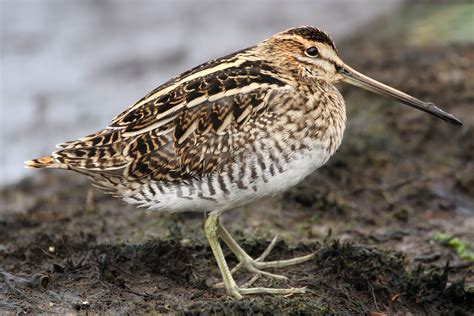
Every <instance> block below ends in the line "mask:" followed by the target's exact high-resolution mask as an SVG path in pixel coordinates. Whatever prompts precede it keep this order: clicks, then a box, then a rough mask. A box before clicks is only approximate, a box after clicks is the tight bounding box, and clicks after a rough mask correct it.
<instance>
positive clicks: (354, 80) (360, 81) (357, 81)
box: [339, 65, 462, 125]
mask: <svg viewBox="0 0 474 316" xmlns="http://www.w3.org/2000/svg"><path fill="white" fill-rule="evenodd" d="M339 73H340V74H341V75H342V76H343V78H344V79H343V81H345V82H347V83H350V84H352V85H355V86H358V87H361V88H363V89H366V90H369V91H372V92H375V93H378V94H381V95H388V96H390V97H392V98H394V99H396V100H398V101H400V102H401V103H404V104H406V105H409V106H411V107H414V108H417V109H418V110H421V111H424V112H426V113H429V114H431V115H434V116H436V117H438V118H440V119H442V120H444V121H446V122H448V123H451V124H454V125H462V121H461V120H460V119H458V118H457V117H456V116H454V115H452V114H450V113H448V112H445V111H443V110H441V109H440V108H438V107H437V106H436V105H434V104H433V103H431V102H423V101H421V100H418V99H417V98H414V97H412V96H411V95H408V94H406V93H403V92H401V91H399V90H397V89H394V88H392V87H389V86H387V85H385V84H383V83H381V82H378V81H376V80H374V79H372V78H369V77H367V76H365V75H363V74H361V73H360V72H358V71H356V70H354V69H352V68H351V67H349V66H347V65H344V66H342V67H341V68H340V70H339Z"/></svg>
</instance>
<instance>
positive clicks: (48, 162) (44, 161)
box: [25, 156, 67, 169]
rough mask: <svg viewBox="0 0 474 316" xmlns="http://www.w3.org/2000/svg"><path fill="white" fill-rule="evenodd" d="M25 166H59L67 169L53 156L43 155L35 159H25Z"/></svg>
mask: <svg viewBox="0 0 474 316" xmlns="http://www.w3.org/2000/svg"><path fill="white" fill-rule="evenodd" d="M25 168H56V169H57V168H60V169H64V168H66V169H67V166H65V165H64V164H61V163H59V162H57V161H56V160H55V159H54V157H53V156H45V157H41V158H37V159H32V160H27V161H25Z"/></svg>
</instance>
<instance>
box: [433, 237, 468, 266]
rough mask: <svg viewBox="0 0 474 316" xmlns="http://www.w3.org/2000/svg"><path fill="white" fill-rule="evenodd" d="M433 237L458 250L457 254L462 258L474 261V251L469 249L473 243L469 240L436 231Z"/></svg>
mask: <svg viewBox="0 0 474 316" xmlns="http://www.w3.org/2000/svg"><path fill="white" fill-rule="evenodd" d="M433 239H434V240H435V241H437V242H439V243H441V244H443V245H447V246H448V247H451V248H453V249H454V250H456V253H457V255H458V256H459V258H461V259H462V260H465V261H468V262H474V252H470V251H468V249H470V248H471V244H470V243H469V242H467V241H462V240H460V239H459V238H457V237H453V236H450V235H448V234H445V233H441V232H438V233H436V234H435V235H434V237H433Z"/></svg>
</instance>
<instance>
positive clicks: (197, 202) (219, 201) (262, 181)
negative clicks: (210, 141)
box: [124, 142, 330, 212]
mask: <svg viewBox="0 0 474 316" xmlns="http://www.w3.org/2000/svg"><path fill="white" fill-rule="evenodd" d="M271 156H273V159H272V158H271ZM329 157H330V154H329V153H328V151H327V150H326V149H325V146H323V145H322V144H319V143H314V142H311V143H309V144H307V148H306V149H304V150H303V151H297V152H294V153H287V155H286V156H285V155H283V154H277V153H275V152H273V153H271V152H270V151H267V152H266V153H265V154H263V155H262V158H263V159H262V160H260V162H259V161H257V158H256V157H255V155H251V154H249V155H248V157H247V158H245V163H244V166H243V167H242V165H241V164H238V163H234V164H233V166H232V168H224V169H223V170H222V171H221V172H220V174H211V175H209V176H206V177H203V178H202V179H201V180H192V181H190V183H188V184H186V185H185V184H163V183H160V182H152V183H151V184H149V185H146V186H143V187H142V188H140V189H139V190H134V191H133V192H130V193H129V194H127V196H125V197H124V200H125V201H127V202H128V203H133V204H140V206H142V207H148V208H150V209H157V210H162V211H168V212H180V211H212V210H222V211H224V210H228V209H232V208H235V207H237V206H241V205H245V204H248V203H250V202H252V201H254V200H256V199H259V198H261V197H265V196H269V195H273V194H275V193H278V192H281V191H284V190H286V189H288V188H289V187H292V186H294V185H295V184H297V183H299V182H300V181H301V180H303V179H304V178H305V177H306V176H308V175H309V174H311V173H312V172H313V171H315V170H316V169H317V168H319V167H321V166H322V165H323V164H325V163H326V161H327V160H328V159H329ZM275 158H276V161H275ZM262 161H263V163H262Z"/></svg>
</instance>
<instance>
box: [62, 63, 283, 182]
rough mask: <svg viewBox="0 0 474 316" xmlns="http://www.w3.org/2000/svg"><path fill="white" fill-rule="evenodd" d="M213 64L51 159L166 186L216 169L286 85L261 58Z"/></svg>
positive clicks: (165, 88) (168, 86) (66, 146)
mask: <svg viewBox="0 0 474 316" xmlns="http://www.w3.org/2000/svg"><path fill="white" fill-rule="evenodd" d="M236 56H238V55H236ZM216 64H217V66H212V67H207V68H206V67H201V68H199V67H198V68H196V69H198V70H197V71H195V72H191V73H189V74H188V75H187V76H180V77H177V78H175V79H174V81H172V82H169V83H167V84H165V85H163V86H162V87H161V88H159V89H155V90H154V91H153V92H152V93H150V94H149V95H148V96H147V97H145V98H143V99H142V100H140V101H138V102H137V103H136V104H134V105H133V106H132V107H130V108H129V109H127V110H126V111H124V112H123V113H121V114H120V115H118V116H117V117H116V118H115V119H114V120H113V122H112V123H111V125H110V126H109V127H107V128H106V129H104V130H102V131H100V132H98V133H96V134H93V135H89V136H87V137H85V138H82V139H80V140H78V141H74V142H69V143H64V144H61V145H59V148H62V149H60V150H59V151H57V152H56V153H54V155H53V156H54V157H55V158H56V159H57V160H58V161H59V162H60V163H62V164H66V165H67V166H69V167H71V168H74V169H77V170H78V171H80V170H81V169H85V170H88V172H90V171H95V172H100V173H111V174H113V175H115V176H120V177H125V178H135V179H137V178H143V177H152V178H154V179H157V180H168V181H172V180H175V179H185V178H190V177H194V176H197V175H201V174H204V173H208V172H212V171H213V170H217V169H218V168H220V167H222V164H223V163H224V162H225V161H228V160H229V159H232V155H233V154H235V153H236V151H238V150H239V148H241V147H243V144H244V142H245V141H246V139H245V137H244V136H243V135H244V133H243V132H242V131H243V129H244V127H245V126H248V125H250V124H261V122H259V118H260V117H261V115H262V113H264V112H265V111H266V110H267V109H268V106H269V104H270V103H271V97H272V95H274V94H275V93H276V91H278V90H279V89H280V88H282V87H284V86H286V83H285V82H283V81H281V80H280V79H277V78H276V76H274V74H275V72H276V71H275V70H274V69H272V68H271V66H270V65H268V64H265V63H263V62H261V61H248V60H242V61H240V60H239V59H238V58H237V57H235V58H234V59H232V60H226V61H225V62H221V63H216ZM245 134H247V133H245Z"/></svg>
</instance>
